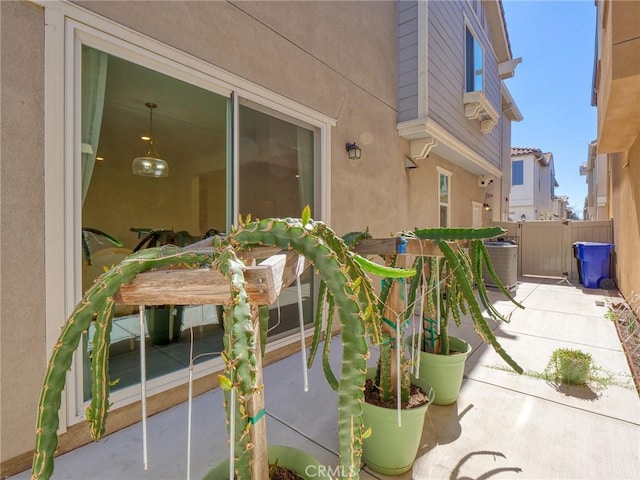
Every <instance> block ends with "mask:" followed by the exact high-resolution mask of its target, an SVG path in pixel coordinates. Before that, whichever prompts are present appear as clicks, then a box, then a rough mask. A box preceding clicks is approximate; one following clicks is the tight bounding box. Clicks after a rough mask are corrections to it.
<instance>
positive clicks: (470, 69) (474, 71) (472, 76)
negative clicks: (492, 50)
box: [465, 27, 484, 92]
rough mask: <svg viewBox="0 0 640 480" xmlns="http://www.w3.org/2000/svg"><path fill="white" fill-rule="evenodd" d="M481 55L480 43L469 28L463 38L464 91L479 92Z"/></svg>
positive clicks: (481, 68) (481, 71)
mask: <svg viewBox="0 0 640 480" xmlns="http://www.w3.org/2000/svg"><path fill="white" fill-rule="evenodd" d="M483 55H484V52H483V51H482V47H481V46H480V42H478V39H477V38H476V37H475V36H474V35H473V33H472V32H471V30H469V28H468V27H467V28H466V38H465V91H466V92H481V91H482V88H483V85H482V76H483Z"/></svg>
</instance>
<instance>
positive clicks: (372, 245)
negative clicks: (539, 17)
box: [356, 237, 442, 257]
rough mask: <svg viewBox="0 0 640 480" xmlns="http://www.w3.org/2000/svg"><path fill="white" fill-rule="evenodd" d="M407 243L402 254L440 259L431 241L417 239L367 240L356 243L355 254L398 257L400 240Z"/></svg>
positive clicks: (439, 252)
mask: <svg viewBox="0 0 640 480" xmlns="http://www.w3.org/2000/svg"><path fill="white" fill-rule="evenodd" d="M403 238H404V239H405V240H406V241H407V244H406V246H405V251H404V252H403V253H405V254H409V255H424V256H432V257H441V256H442V252H441V251H440V248H438V246H437V245H436V244H435V243H433V242H432V241H431V240H418V239H417V238H406V237H389V238H367V239H364V240H361V241H360V242H358V245H357V247H356V252H358V253H359V254H360V255H398V254H399V251H398V250H399V248H398V247H400V243H401V241H402V239H403Z"/></svg>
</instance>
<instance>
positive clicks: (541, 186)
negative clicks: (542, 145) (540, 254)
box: [509, 148, 566, 222]
mask: <svg viewBox="0 0 640 480" xmlns="http://www.w3.org/2000/svg"><path fill="white" fill-rule="evenodd" d="M556 187H558V182H557V181H556V176H555V168H554V165H553V154H552V153H549V152H547V153H543V152H542V150H540V149H539V148H512V149H511V195H510V196H509V220H510V221H513V222H517V221H520V220H554V219H558V218H563V217H560V206H559V205H556V204H555V203H556V201H555V200H554V198H555V188H556ZM565 218H566V215H565Z"/></svg>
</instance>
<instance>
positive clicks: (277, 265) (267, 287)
mask: <svg viewBox="0 0 640 480" xmlns="http://www.w3.org/2000/svg"><path fill="white" fill-rule="evenodd" d="M273 251H274V250H260V251H252V252H251V253H250V254H245V258H252V257H253V258H256V257H257V258H260V257H262V256H264V254H265V253H273ZM275 251H276V252H280V251H279V250H275ZM308 266H309V262H308V261H301V260H300V259H299V255H298V254H296V253H294V252H280V253H277V254H275V255H271V256H269V257H268V258H267V259H266V260H264V261H263V262H261V263H260V264H259V265H255V266H247V269H246V271H245V281H246V286H245V288H246V290H247V294H248V295H249V298H250V302H251V303H254V304H257V305H270V304H271V303H273V302H275V301H276V299H277V298H278V295H279V294H280V292H281V291H282V290H283V289H284V288H286V287H287V286H289V285H290V284H291V283H292V282H293V281H294V280H295V279H296V276H297V275H299V274H300V273H302V271H303V270H304V269H305V268H306V267H308ZM228 300H229V282H228V280H227V279H226V278H225V277H224V276H223V275H222V274H221V273H220V272H218V271H217V270H215V269H212V268H196V269H178V268H172V269H166V270H153V271H149V272H144V273H140V274H138V275H136V276H135V278H134V279H133V281H131V282H130V283H128V284H126V285H122V286H121V287H120V289H119V290H118V292H117V293H116V303H117V304H124V305H205V304H208V305H223V304H225V303H226V302H227V301H228Z"/></svg>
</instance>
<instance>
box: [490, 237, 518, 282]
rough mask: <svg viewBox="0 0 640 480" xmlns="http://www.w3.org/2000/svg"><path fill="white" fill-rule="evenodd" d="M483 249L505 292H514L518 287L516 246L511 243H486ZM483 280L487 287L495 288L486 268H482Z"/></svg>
mask: <svg viewBox="0 0 640 480" xmlns="http://www.w3.org/2000/svg"><path fill="white" fill-rule="evenodd" d="M485 247H486V248H487V252H489V258H490V259H491V264H492V265H493V269H494V270H495V272H496V275H497V276H498V278H499V279H500V281H501V282H502V284H503V285H504V286H505V287H507V290H509V291H512V290H514V289H515V288H516V287H517V286H518V245H515V244H513V243H511V242H487V243H485ZM483 278H484V283H485V284H486V285H487V286H488V287H497V285H496V282H495V281H494V280H493V278H492V277H491V275H489V271H488V270H487V267H484V272H483Z"/></svg>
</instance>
